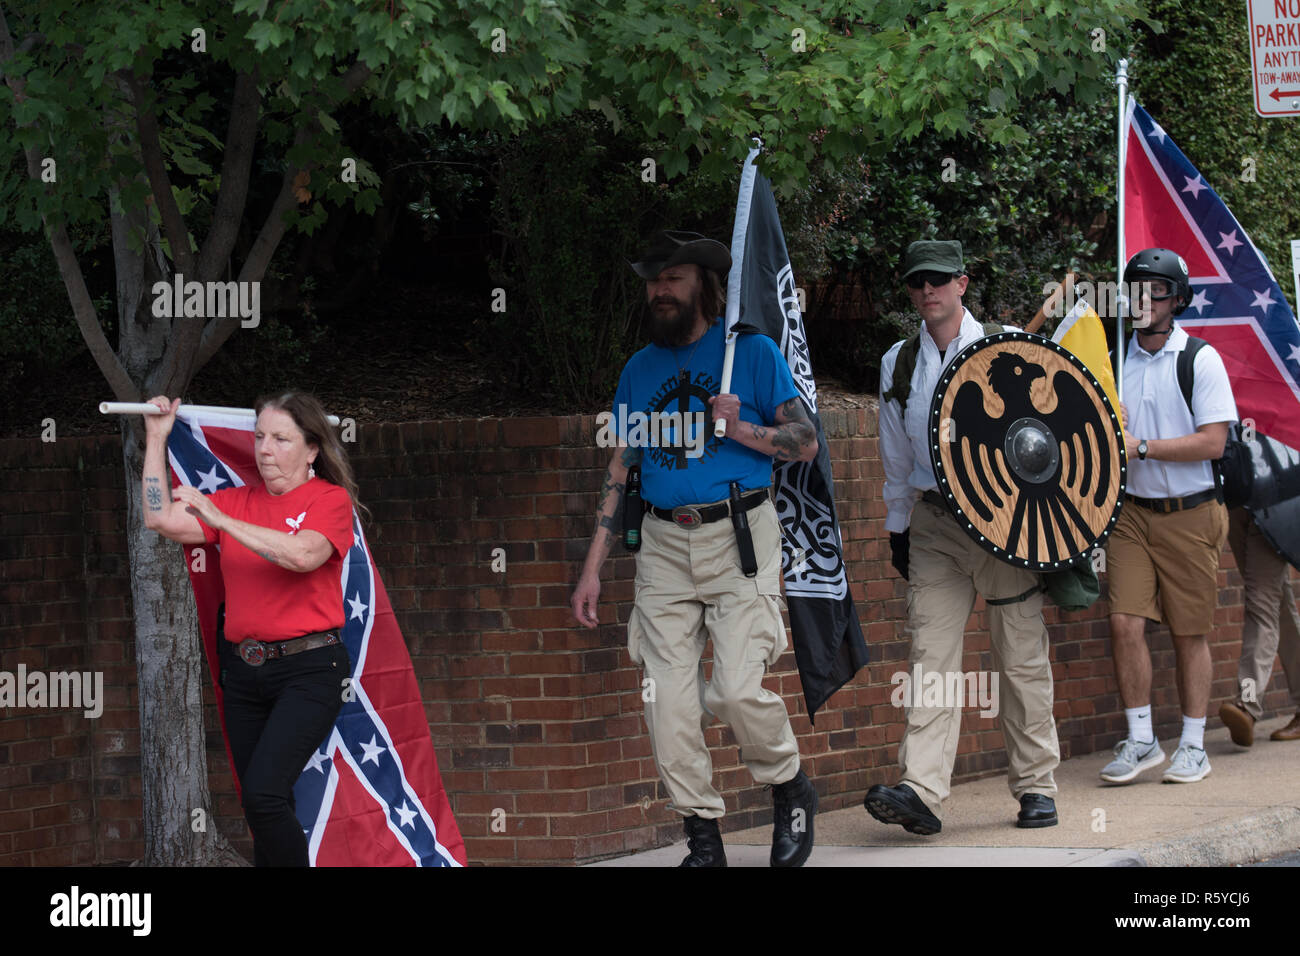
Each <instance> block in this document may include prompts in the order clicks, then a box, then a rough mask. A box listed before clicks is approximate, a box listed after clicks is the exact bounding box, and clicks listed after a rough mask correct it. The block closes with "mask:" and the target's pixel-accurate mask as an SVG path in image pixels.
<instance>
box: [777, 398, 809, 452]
mask: <svg viewBox="0 0 1300 956" xmlns="http://www.w3.org/2000/svg"><path fill="white" fill-rule="evenodd" d="M777 421H780V422H782V423H783V424H782V425H781V427H780V428H778V429H776V431H775V433H774V434H773V435H772V444H773V445H774V446H775V447H776V456H775V457H776V458H777V460H779V461H794V460H795V459H797V458H799V456H800V455H801V454H802V452H803V449H804V448H806V447H807V446H808V445H811V444H812V443H813V442H814V441H816V440H817V430H816V429H815V428H813V426H812V422H810V421H809V420H808V413H807V412H805V411H804V407H803V402H802V401H801V400H800V399H798V398H792V399H789V400H788V401H786V402H783V403H782V404H781V407H780V408H779V409H778V410H777Z"/></svg>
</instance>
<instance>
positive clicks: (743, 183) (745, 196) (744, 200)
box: [713, 137, 763, 438]
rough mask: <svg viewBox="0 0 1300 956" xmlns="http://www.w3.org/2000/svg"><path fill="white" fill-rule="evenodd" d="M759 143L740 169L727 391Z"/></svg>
mask: <svg viewBox="0 0 1300 956" xmlns="http://www.w3.org/2000/svg"><path fill="white" fill-rule="evenodd" d="M755 142H756V143H758V145H757V146H754V147H753V148H752V149H750V151H749V155H748V156H746V157H745V165H744V166H743V167H742V168H741V170H740V191H739V193H738V194H737V196H736V223H735V225H734V226H732V228H731V272H729V273H728V274H727V320H726V321H727V324H726V333H727V351H726V352H725V353H724V355H723V358H722V389H721V391H720V392H719V394H721V395H725V394H727V393H728V392H730V391H731V368H732V365H733V364H734V363H735V359H736V332H735V327H736V322H737V320H738V319H739V318H740V279H741V276H742V275H743V274H744V271H745V236H746V235H747V234H748V232H749V205H750V200H751V199H752V198H753V196H754V175H755V173H756V171H757V170H756V168H755V166H754V157H755V156H757V155H758V151H759V149H760V148H761V147H762V145H763V144H762V142H761V141H759V140H758V138H757V137H755ZM726 433H727V423H726V421H725V420H724V419H719V420H718V421H716V422H714V423H713V434H715V435H717V436H718V437H719V438H721V437H722V436H723V435H725V434H726Z"/></svg>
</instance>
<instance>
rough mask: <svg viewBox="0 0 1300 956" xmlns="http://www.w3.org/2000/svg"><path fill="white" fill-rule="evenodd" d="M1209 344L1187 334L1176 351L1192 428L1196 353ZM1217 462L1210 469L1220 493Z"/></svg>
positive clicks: (1220, 480) (1194, 425) (1230, 437)
mask: <svg viewBox="0 0 1300 956" xmlns="http://www.w3.org/2000/svg"><path fill="white" fill-rule="evenodd" d="M1209 344H1210V343H1209V342H1207V341H1205V339H1198V338H1197V337H1196V336H1194V335H1189V336H1187V345H1186V346H1184V347H1183V350H1182V351H1181V352H1179V353H1178V387H1179V388H1180V389H1182V392H1183V401H1184V402H1186V403H1187V411H1188V413H1189V414H1190V415H1191V416H1192V427H1193V428H1195V427H1196V413H1195V412H1194V411H1192V386H1194V385H1195V384H1196V353H1197V352H1199V351H1200V350H1201V349H1203V348H1204V347H1205V346H1207V345H1209ZM1228 441H1229V442H1231V441H1232V431H1231V428H1230V429H1229V431H1228ZM1225 451H1226V447H1225ZM1219 462H1220V459H1215V460H1214V461H1212V462H1210V471H1212V472H1214V487H1215V488H1216V489H1218V490H1219V492H1220V493H1222V491H1223V466H1222V465H1221V464H1220V463H1219Z"/></svg>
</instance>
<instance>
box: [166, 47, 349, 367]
mask: <svg viewBox="0 0 1300 956" xmlns="http://www.w3.org/2000/svg"><path fill="white" fill-rule="evenodd" d="M370 72H371V71H370V67H368V66H366V64H365V63H363V62H362V61H360V60H358V61H357V62H355V63H353V64H352V66H350V67H348V69H347V72H345V73H344V74H343V76H342V78H341V81H342V84H343V90H344V93H343V96H342V97H340V99H339V101H338V102H339V103H342V102H344V101H345V100H346V99H348V97H350V96H351V95H352V94H353V93H355V92H356V91H357V90H358V89H360V88H361V85H362V84H363V83H365V81H366V79H367V78H368V77H369V76H370ZM335 105H338V104H337V103H336V104H335ZM232 122H233V119H232ZM315 132H316V124H315V123H312V124H310V125H309V126H306V127H303V128H300V129H299V130H298V134H297V136H295V137H294V143H293V146H292V147H291V148H290V149H289V150H288V155H292V154H293V153H294V152H295V151H296V150H297V149H298V148H299V147H300V146H302V145H303V144H305V143H306V142H307V141H308V140H309V139H310V138H311V137H312V136H313V135H315ZM313 169H314V166H313V165H312V164H310V163H309V164H307V165H305V166H297V165H294V164H293V163H290V164H288V165H287V166H286V167H285V170H284V179H283V180H282V181H281V183H280V192H279V195H277V196H276V197H275V203H274V204H273V205H272V206H271V211H270V212H269V213H268V214H267V216H266V221H265V222H263V223H262V228H261V230H259V231H258V234H257V238H256V239H254V240H253V245H252V247H251V248H250V249H249V251H248V257H247V258H246V259H245V260H244V265H243V268H241V269H240V270H239V281H240V282H260V281H261V280H262V277H263V276H265V275H266V270H267V267H268V266H270V264H271V257H272V256H274V255H275V250H276V249H277V248H278V247H279V245H280V240H282V239H283V238H284V234H285V231H286V230H287V229H288V226H287V225H286V224H285V221H284V218H285V216H286V215H287V214H288V212H289V210H291V209H293V208H294V207H296V206H297V205H298V200H297V197H296V195H295V186H294V183H295V181H296V180H297V178H298V176H299V175H300V174H301V173H307V174H308V175H310V174H311V172H312V170H313ZM239 321H240V320H239V318H238V316H235V317H230V316H227V317H226V318H223V319H218V318H214V319H209V320H208V324H207V325H206V326H204V329H203V335H202V338H201V339H200V340H199V345H198V353H197V355H196V356H195V358H194V365H193V368H192V371H193V372H194V373H197V372H198V371H199V369H201V368H203V366H204V365H206V364H207V363H208V362H209V360H211V358H212V356H214V355H216V354H217V350H218V349H220V348H221V346H222V345H224V344H225V342H226V339H228V338H230V336H231V335H232V334H233V333H234V331H235V329H237V328H239Z"/></svg>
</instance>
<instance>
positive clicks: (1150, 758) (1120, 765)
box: [1101, 737, 1200, 783]
mask: <svg viewBox="0 0 1300 956" xmlns="http://www.w3.org/2000/svg"><path fill="white" fill-rule="evenodd" d="M1164 759H1165V752H1164V751H1163V750H1161V749H1160V742H1159V741H1156V740H1153V741H1151V743H1149V744H1140V743H1138V742H1137V741H1135V740H1134V739H1133V738H1132V737H1125V738H1124V739H1123V740H1121V741H1120V742H1119V743H1117V744H1116V745H1115V759H1114V760H1112V761H1111V762H1110V763H1108V764H1106V766H1105V767H1103V768H1102V770H1101V779H1102V780H1105V781H1106V782H1107V783H1128V782H1129V781H1130V780H1132V779H1133V778H1134V777H1136V776H1137V775H1138V774H1140V773H1141V772H1142V771H1143V770H1150V769H1151V768H1152V767H1157V766H1159V765H1160V764H1161V763H1163V762H1164ZM1197 779H1200V778H1199V777H1198V778H1197Z"/></svg>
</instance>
